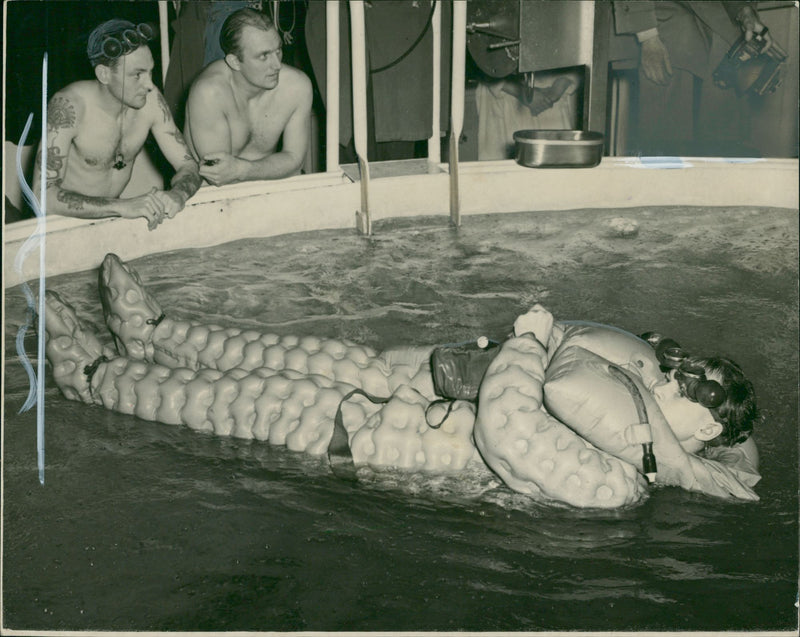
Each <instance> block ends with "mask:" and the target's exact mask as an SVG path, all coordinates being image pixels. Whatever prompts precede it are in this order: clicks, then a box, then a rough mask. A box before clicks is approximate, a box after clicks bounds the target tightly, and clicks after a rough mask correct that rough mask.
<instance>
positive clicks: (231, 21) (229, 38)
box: [219, 8, 275, 59]
mask: <svg viewBox="0 0 800 637" xmlns="http://www.w3.org/2000/svg"><path fill="white" fill-rule="evenodd" d="M248 26H249V27H255V28H256V29H261V30H262V31H271V30H272V29H274V28H275V24H274V23H273V22H272V20H271V19H270V18H269V16H267V15H266V14H265V13H262V12H261V11H256V10H255V9H250V8H244V9H239V10H238V11H234V12H233V13H231V14H230V15H229V16H228V17H227V18H226V19H225V22H224V23H223V24H222V30H221V31H220V33H219V46H220V48H221V49H222V52H223V53H224V54H225V55H228V53H233V54H234V55H235V56H236V57H237V58H239V59H241V58H242V46H241V40H242V31H243V30H244V28H245V27H248Z"/></svg>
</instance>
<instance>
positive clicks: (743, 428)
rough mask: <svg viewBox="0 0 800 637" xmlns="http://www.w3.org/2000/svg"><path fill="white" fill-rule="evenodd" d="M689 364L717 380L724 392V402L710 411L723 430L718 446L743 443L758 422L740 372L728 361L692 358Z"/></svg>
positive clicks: (750, 387) (751, 394) (747, 384)
mask: <svg viewBox="0 0 800 637" xmlns="http://www.w3.org/2000/svg"><path fill="white" fill-rule="evenodd" d="M692 362H694V363H697V364H699V365H701V366H702V367H703V369H705V371H706V375H707V376H709V375H712V376H713V377H714V378H716V379H719V381H720V384H721V385H722V388H723V389H724V390H725V393H726V398H725V401H724V402H723V403H722V404H721V405H720V406H719V407H717V408H716V409H711V410H710V411H711V413H712V414H713V415H714V418H715V419H716V420H717V422H719V423H720V424H721V425H722V427H723V431H722V433H721V434H720V436H719V438H720V440H719V442H720V443H721V444H724V445H727V446H731V445H735V444H737V443H740V442H744V441H745V440H747V439H748V438H749V437H750V435H751V434H752V433H753V427H754V425H755V424H756V422H757V421H758V420H759V413H758V407H757V406H756V394H755V390H754V389H753V384H752V383H751V382H750V381H749V380H747V378H745V375H744V372H742V368H741V367H739V365H738V364H736V363H735V362H734V361H732V360H731V359H729V358H722V357H711V358H694V357H693V358H692Z"/></svg>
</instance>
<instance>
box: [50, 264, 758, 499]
mask: <svg viewBox="0 0 800 637" xmlns="http://www.w3.org/2000/svg"><path fill="white" fill-rule="evenodd" d="M99 293H100V300H101V304H102V308H103V314H104V317H105V322H106V325H107V326H108V328H109V330H110V331H111V334H112V336H113V339H114V342H115V344H116V351H114V350H113V349H112V348H111V347H109V346H107V345H105V344H103V343H102V342H101V340H100V338H99V337H98V335H97V334H95V333H93V332H92V330H91V329H89V328H88V327H87V326H86V325H85V324H84V323H83V322H82V321H81V320H80V319H79V318H78V317H77V315H76V313H75V311H74V309H73V308H72V307H71V306H70V305H69V304H68V303H67V302H66V301H64V300H63V299H61V298H60V296H59V295H58V294H57V293H56V292H53V291H49V290H48V292H47V297H46V303H47V310H46V316H45V320H46V337H47V344H46V353H47V358H48V360H49V362H50V364H51V365H52V367H53V376H54V378H55V382H56V384H57V385H58V387H59V389H60V390H61V392H62V393H63V394H64V396H66V397H67V398H69V399H72V400H80V401H83V402H85V403H88V404H92V405H101V406H103V407H106V408H107V409H111V410H114V411H118V412H121V413H125V414H132V415H136V416H138V417H140V418H142V419H144V420H149V421H158V422H162V423H165V424H172V425H186V426H188V427H190V428H192V429H196V430H198V431H203V432H208V433H215V434H217V435H223V436H234V437H239V438H245V439H255V440H262V441H267V442H269V443H271V444H274V445H285V446H286V447H287V448H288V449H290V450H293V451H302V452H306V453H310V454H314V455H324V454H325V453H326V452H329V453H330V447H331V441H332V439H335V438H336V436H337V433H336V432H337V427H338V432H339V434H338V435H339V436H340V437H343V440H344V446H345V447H346V449H347V453H348V455H349V457H350V458H351V462H352V463H353V464H354V466H355V467H356V468H358V467H359V466H363V465H370V466H373V467H394V468H397V469H402V470H406V471H427V472H438V473H443V472H447V473H458V472H460V471H463V470H464V469H465V468H466V467H467V466H468V465H470V464H471V463H483V464H485V465H487V466H488V467H489V468H490V469H492V470H493V471H494V472H495V473H496V474H497V475H498V476H499V477H500V478H501V479H502V480H503V481H504V482H505V483H506V484H507V485H508V486H509V487H511V488H512V489H515V490H517V491H520V492H523V493H528V494H530V495H532V496H533V497H535V498H536V499H538V500H543V501H557V502H565V503H568V504H571V505H574V506H581V507H605V508H609V507H618V506H623V505H628V504H632V503H635V502H637V501H639V500H641V499H642V498H643V497H645V496H646V494H647V493H648V490H649V485H648V479H645V477H644V476H645V474H649V480H651V481H653V482H655V484H662V485H671V486H680V487H683V488H685V489H688V490H692V491H698V492H701V493H706V494H708V495H713V496H718V497H727V498H740V499H745V500H757V499H758V496H757V495H756V494H755V492H754V491H753V490H752V486H753V485H755V484H756V483H757V482H758V480H759V478H760V476H759V475H758V470H757V466H758V454H757V450H756V447H755V444H754V442H753V441H752V438H751V436H750V433H751V432H752V429H753V423H754V421H755V418H756V405H755V396H754V393H753V388H752V385H751V384H750V383H749V382H748V381H747V380H746V379H745V378H744V376H743V374H742V372H741V370H740V369H739V367H738V366H736V365H735V364H734V363H732V362H729V361H727V360H725V359H700V358H688V359H687V358H685V353H683V352H682V350H679V348H678V347H677V344H674V346H673V343H671V342H670V341H669V340H667V339H662V338H660V337H658V336H653V337H652V341H653V343H655V344H656V349H654V348H653V347H652V346H651V344H650V343H648V342H647V341H644V340H642V339H640V338H637V337H635V336H633V335H631V334H629V333H627V332H623V331H622V330H618V329H616V328H610V327H607V326H599V325H595V324H589V323H574V324H570V323H566V322H565V323H556V322H554V320H553V316H552V314H550V312H548V311H547V310H545V309H544V308H543V307H541V306H539V305H536V306H534V307H533V308H532V309H531V310H530V311H528V312H526V313H525V314H523V315H521V316H520V317H518V318H517V320H516V321H515V323H514V331H513V334H512V335H511V336H510V337H509V338H508V340H506V341H505V342H503V343H502V344H499V345H497V346H496V347H495V348H494V352H493V353H492V355H491V356H490V357H485V358H487V364H488V367H486V368H485V371H484V370H483V369H481V370H480V372H479V374H480V375H481V378H482V381H481V382H480V389H479V393H478V396H477V404H476V401H474V400H453V401H447V402H446V401H443V400H442V396H443V395H445V396H448V394H449V393H450V392H448V391H445V390H442V385H441V382H440V381H437V378H439V377H440V376H441V375H442V373H444V374H445V375H447V374H450V373H451V372H452V369H453V367H452V366H451V364H450V363H451V362H452V360H451V361H450V362H448V361H447V360H446V359H447V357H446V356H445V362H444V363H442V365H443V367H440V368H438V369H436V368H432V365H431V360H432V354H433V353H434V352H435V351H440V350H437V348H434V347H430V346H422V347H406V348H397V349H392V350H387V351H384V352H381V353H379V352H376V351H374V350H372V349H371V348H368V347H365V346H361V345H358V344H355V343H352V342H349V341H344V340H337V339H329V338H318V337H315V336H304V337H297V336H277V335H269V334H260V333H258V332H257V331H254V330H240V329H236V328H224V327H220V326H214V325H203V324H200V323H194V322H190V321H185V320H180V319H178V318H175V317H173V316H172V315H167V313H166V312H165V311H164V310H163V309H162V307H161V306H160V305H159V303H158V302H157V301H156V300H155V299H154V298H153V297H152V296H151V295H150V294H149V293H148V292H147V290H146V289H145V288H144V286H143V285H142V282H141V279H140V277H139V276H138V274H137V273H136V272H135V271H134V270H133V269H132V268H131V267H130V266H128V265H126V264H124V263H123V262H122V261H121V260H120V259H119V258H118V257H116V256H115V255H113V254H109V255H107V256H106V258H105V260H104V261H103V264H102V266H101V268H100V274H99ZM483 345H485V343H484V344H483ZM659 346H660V349H661V350H662V351H661V352H660V353H659V351H658V348H659ZM665 352H666V353H665ZM445 354H447V349H446V348H445ZM665 357H666V358H665ZM669 357H672V358H673V359H675V358H676V357H677V362H675V361H674V360H673V361H672V363H670V364H671V366H672V369H671V370H670V371H669V373H667V374H665V373H663V372H662V371H661V369H662V365H661V362H660V361H662V362H663V361H665V360H667V359H668V358H669ZM434 359H435V360H436V361H439V360H440V359H441V357H434ZM667 362H669V361H667ZM438 364H439V363H438V362H437V363H436V365H438ZM457 366H458V365H456V367H457ZM443 370H444V371H443ZM612 372H613V373H612ZM621 381H624V382H621ZM376 397H380V400H378V399H376ZM448 397H452V396H448ZM456 397H457V396H456ZM643 450H645V451H648V450H649V451H651V452H652V453H651V456H653V455H654V457H655V459H656V460H657V468H656V467H655V466H654V464H651V465H650V466H648V465H647V463H645V465H643V464H642V456H643Z"/></svg>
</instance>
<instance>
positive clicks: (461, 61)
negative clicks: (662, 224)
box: [449, 0, 467, 226]
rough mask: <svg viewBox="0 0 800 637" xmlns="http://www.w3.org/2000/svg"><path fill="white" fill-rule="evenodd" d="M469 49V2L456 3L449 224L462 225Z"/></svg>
mask: <svg viewBox="0 0 800 637" xmlns="http://www.w3.org/2000/svg"><path fill="white" fill-rule="evenodd" d="M466 49H467V2H466V0H454V2H453V63H452V64H453V72H452V85H451V90H450V157H449V165H450V221H451V222H452V223H453V224H454V225H456V226H460V225H461V202H460V200H459V192H458V140H459V138H460V137H461V129H462V128H463V126H464V83H465V73H466Z"/></svg>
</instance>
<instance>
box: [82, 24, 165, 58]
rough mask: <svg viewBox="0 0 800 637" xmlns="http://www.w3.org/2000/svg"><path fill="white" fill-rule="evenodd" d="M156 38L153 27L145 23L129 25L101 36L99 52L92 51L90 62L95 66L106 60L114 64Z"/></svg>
mask: <svg viewBox="0 0 800 637" xmlns="http://www.w3.org/2000/svg"><path fill="white" fill-rule="evenodd" d="M155 36H156V32H155V30H154V29H153V27H152V26H150V25H149V24H147V23H145V22H143V23H141V24H139V25H137V26H134V25H133V24H131V23H127V24H125V25H124V26H121V28H119V29H117V30H115V31H110V32H109V33H106V34H103V35H102V36H100V42H99V50H97V51H94V52H92V51H90V52H89V60H90V61H91V62H92V63H93V64H99V63H102V62H103V61H104V60H105V61H108V62H112V61H113V60H116V59H117V58H120V57H122V56H123V55H128V53H131V52H133V51H135V50H136V49H138V48H139V47H140V46H144V45H145V44H147V43H148V42H149V41H150V40H152V39H153V38H155ZM95 46H97V43H96V44H95Z"/></svg>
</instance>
